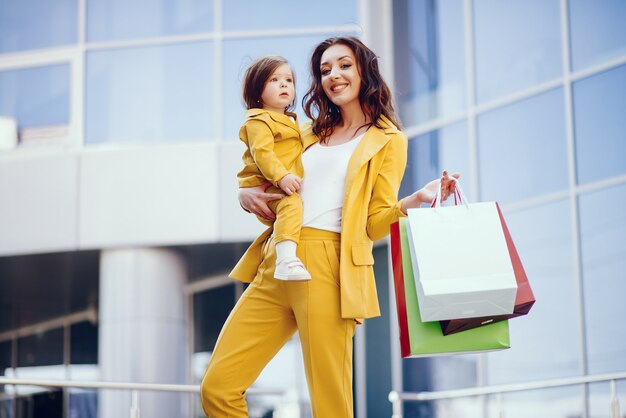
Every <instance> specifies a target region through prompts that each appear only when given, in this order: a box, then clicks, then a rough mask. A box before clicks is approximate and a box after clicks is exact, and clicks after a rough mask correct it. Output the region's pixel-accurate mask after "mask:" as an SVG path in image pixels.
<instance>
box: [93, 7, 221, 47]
mask: <svg viewBox="0 0 626 418" xmlns="http://www.w3.org/2000/svg"><path fill="white" fill-rule="evenodd" d="M211 30H213V0H184V1H156V2H155V1H152V0H133V1H125V0H89V1H88V2H87V40H88V41H90V42H94V41H114V40H120V39H133V38H147V37H156V36H169V35H187V34H192V33H198V32H209V31H211Z"/></svg>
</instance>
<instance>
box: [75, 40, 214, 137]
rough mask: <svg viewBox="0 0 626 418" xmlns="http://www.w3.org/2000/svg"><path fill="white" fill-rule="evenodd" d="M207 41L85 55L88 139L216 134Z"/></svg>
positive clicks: (212, 79)
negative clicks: (214, 130)
mask: <svg viewBox="0 0 626 418" xmlns="http://www.w3.org/2000/svg"><path fill="white" fill-rule="evenodd" d="M212 53H213V47H212V44H211V43H208V42H196V43H190V44H177V45H169V46H159V47H148V48H128V49H120V50H113V51H95V52H90V53H88V55H87V100H86V102H87V108H86V113H87V116H86V132H87V133H86V139H87V142H88V143H98V142H108V141H110V142H132V141H177V140H197V139H208V138H212V137H214V132H213V126H214V125H215V121H214V114H215V109H214V107H215V105H214V101H215V99H214V92H213V88H214V86H213V81H214V77H213V74H214V70H213V65H212V58H213V55H212Z"/></svg>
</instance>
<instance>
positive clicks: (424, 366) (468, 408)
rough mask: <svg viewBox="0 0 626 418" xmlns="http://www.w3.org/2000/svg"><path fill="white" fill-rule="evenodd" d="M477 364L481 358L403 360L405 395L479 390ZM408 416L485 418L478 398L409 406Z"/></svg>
mask: <svg viewBox="0 0 626 418" xmlns="http://www.w3.org/2000/svg"><path fill="white" fill-rule="evenodd" d="M477 362H478V355H477V354H460V355H454V356H444V357H430V358H428V357H426V358H408V359H403V360H402V388H403V390H404V391H405V392H422V391H438V390H453V389H461V388H466V387H474V386H477V385H478V367H477ZM460 411H463V412H462V413H461V412H460ZM404 416H405V417H420V418H421V417H437V418H443V417H461V416H462V417H467V418H482V414H480V413H479V411H478V410H477V404H476V398H459V399H451V400H446V401H435V402H405V403H404Z"/></svg>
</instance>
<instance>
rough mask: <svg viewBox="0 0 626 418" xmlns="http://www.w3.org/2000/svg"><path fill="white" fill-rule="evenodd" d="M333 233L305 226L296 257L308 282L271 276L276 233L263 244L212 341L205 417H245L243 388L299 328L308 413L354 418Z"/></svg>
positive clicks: (347, 327)
mask: <svg viewBox="0 0 626 418" xmlns="http://www.w3.org/2000/svg"><path fill="white" fill-rule="evenodd" d="M339 239H340V235H339V234H337V233H334V232H329V231H322V230H319V229H313V228H303V229H302V232H301V234H300V243H299V245H298V250H297V255H298V257H299V258H300V259H301V260H302V261H303V262H304V265H305V266H306V268H307V270H308V271H309V272H310V273H311V277H312V279H311V280H309V281H283V280H276V279H274V277H273V276H274V266H275V264H276V253H275V250H274V239H273V238H270V239H269V240H268V242H267V243H266V245H265V249H264V260H263V263H262V264H261V266H260V267H259V271H258V273H257V276H256V278H255V279H254V281H253V282H252V283H251V284H250V286H249V287H248V288H247V289H246V291H245V292H244V293H243V295H242V296H241V298H240V299H239V301H238V302H237V304H236V305H235V307H234V308H233V310H232V312H231V313H230V316H229V317H228V319H227V320H226V323H225V324H224V327H223V328H222V331H221V333H220V336H219V338H218V340H217V344H216V346H215V350H214V351H213V354H212V356H211V360H210V362H209V365H208V367H207V370H206V373H205V376H204V379H203V380H202V388H201V389H202V391H201V396H202V407H203V408H204V412H205V414H206V415H207V417H210V418H226V417H228V418H246V417H248V411H247V407H246V400H245V395H246V389H247V388H248V387H249V386H250V385H251V384H252V383H253V382H254V381H255V380H256V378H257V376H258V375H259V373H261V370H263V368H264V367H265V365H266V364H267V363H268V362H269V361H270V360H271V359H272V358H273V357H274V355H275V354H276V353H277V352H278V350H279V349H280V348H281V347H282V346H283V345H284V344H285V343H286V342H287V341H288V340H289V338H290V337H291V336H292V335H293V334H294V333H295V331H296V330H297V331H298V333H299V335H300V342H301V344H302V353H303V357H304V368H305V371H306V377H307V383H308V387H309V394H310V397H311V407H312V411H313V417H314V418H352V417H353V411H352V338H353V336H354V331H355V327H356V322H355V321H354V320H353V319H342V318H341V310H340V306H339V303H340V299H339Z"/></svg>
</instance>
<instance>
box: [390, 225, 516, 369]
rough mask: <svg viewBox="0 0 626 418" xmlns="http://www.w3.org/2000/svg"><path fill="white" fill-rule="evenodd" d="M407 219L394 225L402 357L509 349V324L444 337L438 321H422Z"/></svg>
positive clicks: (394, 277)
mask: <svg viewBox="0 0 626 418" xmlns="http://www.w3.org/2000/svg"><path fill="white" fill-rule="evenodd" d="M406 225H407V219H406V218H402V219H400V220H399V222H396V223H394V224H392V225H391V256H392V257H391V260H392V266H393V281H394V289H395V295H396V309H397V312H398V326H399V328H400V350H401V354H402V357H429V356H439V355H452V354H462V353H477V352H485V351H495V350H503V349H506V348H509V347H510V342H509V324H508V321H500V322H497V323H494V324H490V325H485V326H483V327H480V328H476V329H472V330H469V331H466V332H461V333H457V334H452V335H448V336H444V335H443V333H442V331H441V327H440V325H439V323H438V322H422V319H421V317H420V310H419V302H418V300H417V294H416V291H415V280H414V278H413V267H412V262H411V255H410V250H409V242H408V235H407V231H406Z"/></svg>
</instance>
